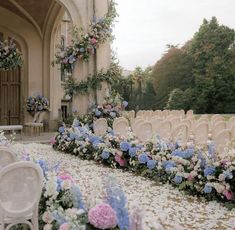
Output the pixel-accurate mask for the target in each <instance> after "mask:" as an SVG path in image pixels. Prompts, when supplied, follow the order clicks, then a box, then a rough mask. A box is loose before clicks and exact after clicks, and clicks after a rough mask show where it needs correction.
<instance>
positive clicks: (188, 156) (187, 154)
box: [184, 148, 194, 159]
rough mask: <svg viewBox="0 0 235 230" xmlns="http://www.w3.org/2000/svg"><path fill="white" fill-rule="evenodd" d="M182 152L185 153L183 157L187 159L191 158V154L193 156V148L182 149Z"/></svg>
mask: <svg viewBox="0 0 235 230" xmlns="http://www.w3.org/2000/svg"><path fill="white" fill-rule="evenodd" d="M184 153H185V156H184V157H185V158H186V159H188V158H191V157H192V156H193V154H194V149H193V148H189V149H186V150H185V151H184Z"/></svg>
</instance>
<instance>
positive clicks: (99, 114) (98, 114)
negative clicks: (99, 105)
mask: <svg viewBox="0 0 235 230" xmlns="http://www.w3.org/2000/svg"><path fill="white" fill-rule="evenodd" d="M95 115H96V116H97V117H100V116H101V112H100V111H99V110H98V109H96V110H95Z"/></svg>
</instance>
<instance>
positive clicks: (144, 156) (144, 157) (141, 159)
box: [138, 153, 149, 164]
mask: <svg viewBox="0 0 235 230" xmlns="http://www.w3.org/2000/svg"><path fill="white" fill-rule="evenodd" d="M138 160H139V162H140V164H146V163H147V162H148V160H149V158H148V156H147V154H146V153H142V154H140V155H139V157H138Z"/></svg>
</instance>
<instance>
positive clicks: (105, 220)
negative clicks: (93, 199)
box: [88, 203, 117, 229]
mask: <svg viewBox="0 0 235 230" xmlns="http://www.w3.org/2000/svg"><path fill="white" fill-rule="evenodd" d="M88 220H89V222H90V224H91V225H93V226H94V227H96V228H98V229H108V228H114V227H116V225H117V216H116V213H115V211H114V210H113V209H112V207H111V206H110V205H109V204H105V203H103V204H99V205H96V206H95V207H94V208H92V209H90V210H89V212H88Z"/></svg>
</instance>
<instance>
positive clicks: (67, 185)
mask: <svg viewBox="0 0 235 230" xmlns="http://www.w3.org/2000/svg"><path fill="white" fill-rule="evenodd" d="M61 187H62V189H64V190H67V189H71V187H72V182H71V181H70V180H64V181H63V182H62V183H61Z"/></svg>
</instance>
